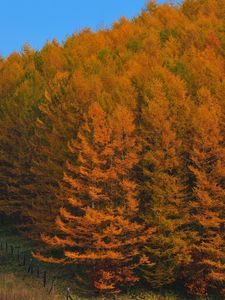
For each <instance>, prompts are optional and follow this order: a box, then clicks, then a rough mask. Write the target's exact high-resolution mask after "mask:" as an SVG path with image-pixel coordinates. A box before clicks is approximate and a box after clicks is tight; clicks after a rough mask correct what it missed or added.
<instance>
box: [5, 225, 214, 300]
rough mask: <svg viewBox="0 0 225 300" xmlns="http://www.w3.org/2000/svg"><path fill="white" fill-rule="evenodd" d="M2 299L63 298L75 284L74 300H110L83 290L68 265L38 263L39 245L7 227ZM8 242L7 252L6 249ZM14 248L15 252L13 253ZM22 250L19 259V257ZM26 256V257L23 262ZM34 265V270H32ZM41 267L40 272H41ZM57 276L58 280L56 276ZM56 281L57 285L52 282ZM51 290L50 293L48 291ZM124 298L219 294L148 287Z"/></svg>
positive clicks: (178, 299)
mask: <svg viewBox="0 0 225 300" xmlns="http://www.w3.org/2000/svg"><path fill="white" fill-rule="evenodd" d="M0 243H1V249H0V300H48V299H49V300H64V299H67V288H68V287H72V289H71V297H72V299H73V300H78V299H83V300H100V299H101V300H103V299H110V297H104V296H101V297H100V296H99V297H96V296H91V295H90V294H89V295H88V293H87V292H85V293H82V290H81V289H78V288H76V287H75V285H74V278H73V276H71V274H72V273H73V272H74V270H73V272H71V270H69V269H68V267H66V268H65V267H61V266H60V267H59V266H57V265H49V264H46V263H39V262H37V261H35V260H33V259H32V258H31V252H32V251H34V250H35V249H36V247H37V244H35V243H34V242H31V241H27V240H25V239H23V238H22V237H21V236H19V235H18V234H15V233H12V232H10V231H8V230H6V228H0ZM6 243H7V251H6ZM12 247H13V253H12ZM18 253H20V258H18ZM24 256H25V258H26V261H25V265H24ZM31 265H32V268H33V270H32V271H31V270H30V266H31ZM38 270H39V272H38ZM44 272H46V286H45V287H44V286H43V285H44V282H43V279H44V277H43V274H44ZM54 278H57V279H54ZM53 283H54V284H53ZM49 291H51V292H50V294H49ZM116 299H121V300H139V299H140V300H141V299H146V300H187V299H195V300H197V299H198V300H200V299H202V300H203V299H204V300H219V298H218V296H217V297H207V298H191V297H188V296H186V295H185V294H182V293H181V292H176V291H174V290H171V291H170V290H169V291H168V290H167V291H165V290H163V291H161V292H149V291H145V290H141V291H140V289H138V290H132V291H130V292H129V294H126V295H120V296H117V297H116Z"/></svg>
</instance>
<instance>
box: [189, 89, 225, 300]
mask: <svg viewBox="0 0 225 300" xmlns="http://www.w3.org/2000/svg"><path fill="white" fill-rule="evenodd" d="M205 100H206V99H205ZM220 121H221V110H220V108H219V106H217V105H216V103H215V100H214V102H213V101H212V98H211V97H210V94H209V93H208V100H207V102H205V103H203V104H201V105H200V107H199V108H198V109H197V111H196V113H195V115H194V117H193V145H192V150H191V153H190V158H191V165H190V171H191V172H192V176H193V199H192V201H191V202H190V207H189V210H190V224H191V230H192V232H193V236H192V242H191V245H190V247H191V253H192V261H191V263H190V264H189V265H187V266H186V268H184V276H185V279H186V285H187V287H188V290H189V292H190V293H192V294H197V295H207V294H208V292H209V289H210V288H215V289H217V290H219V289H220V290H221V289H222V287H223V286H224V284H225V263H224V262H225V230H224V220H225V219H224V211H225V187H224V182H225V181H224V180H225V147H224V141H223V138H222V134H221V123H220Z"/></svg>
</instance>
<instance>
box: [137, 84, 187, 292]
mask: <svg viewBox="0 0 225 300" xmlns="http://www.w3.org/2000/svg"><path fill="white" fill-rule="evenodd" d="M152 93H153V94H152V99H151V100H149V102H148V103H147V105H146V108H145V109H144V112H143V119H144V128H143V130H142V133H143V145H144V149H143V160H142V166H143V180H144V182H143V185H142V186H141V189H142V196H143V201H142V202H143V209H144V212H143V217H144V220H145V222H146V223H147V224H149V225H150V226H154V227H155V228H156V233H155V234H153V236H152V237H151V239H150V242H149V244H148V247H147V249H148V251H149V255H150V257H152V258H153V261H154V262H155V266H154V267H153V268H151V269H150V270H148V269H144V270H143V272H144V276H145V279H146V280H147V281H148V282H149V283H150V284H151V285H152V286H154V287H159V286H162V285H164V284H169V283H172V282H174V281H175V280H176V279H177V276H178V274H177V271H178V267H179V265H180V264H181V263H182V262H183V261H186V260H189V254H188V251H187V235H186V232H185V230H184V229H183V226H184V224H185V222H187V214H186V208H185V201H186V200H185V197H186V186H185V184H184V183H185V181H184V180H182V179H181V169H182V157H181V153H180V148H181V145H180V141H179V140H178V138H177V137H176V131H175V130H174V128H173V119H172V118H171V115H170V110H169V103H168V100H167V99H166V97H165V94H164V92H163V89H162V84H161V83H160V82H159V81H155V82H154V83H152Z"/></svg>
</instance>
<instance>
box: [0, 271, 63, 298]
mask: <svg viewBox="0 0 225 300" xmlns="http://www.w3.org/2000/svg"><path fill="white" fill-rule="evenodd" d="M60 298H61V297H60ZM60 298H59V297H57V296H49V295H48V294H47V293H46V291H45V290H43V289H42V288H40V287H35V286H32V285H31V284H29V285H28V284H27V282H24V281H23V280H21V279H18V278H16V277H15V275H12V274H8V275H0V300H53V299H60ZM61 299H62V298H61Z"/></svg>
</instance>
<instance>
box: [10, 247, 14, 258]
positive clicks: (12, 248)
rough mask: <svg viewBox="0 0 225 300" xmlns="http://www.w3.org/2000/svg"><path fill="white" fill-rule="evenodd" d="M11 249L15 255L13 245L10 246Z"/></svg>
mask: <svg viewBox="0 0 225 300" xmlns="http://www.w3.org/2000/svg"><path fill="white" fill-rule="evenodd" d="M10 250H11V255H12V256H13V253H14V247H13V245H11V246H10Z"/></svg>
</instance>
